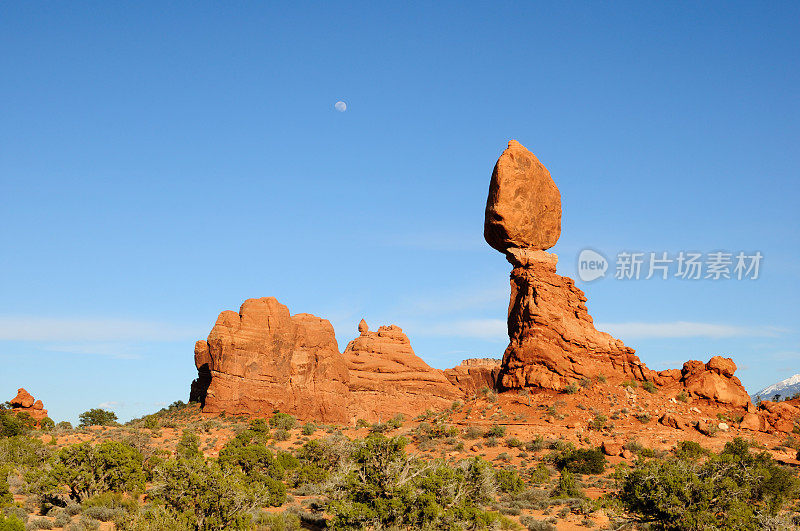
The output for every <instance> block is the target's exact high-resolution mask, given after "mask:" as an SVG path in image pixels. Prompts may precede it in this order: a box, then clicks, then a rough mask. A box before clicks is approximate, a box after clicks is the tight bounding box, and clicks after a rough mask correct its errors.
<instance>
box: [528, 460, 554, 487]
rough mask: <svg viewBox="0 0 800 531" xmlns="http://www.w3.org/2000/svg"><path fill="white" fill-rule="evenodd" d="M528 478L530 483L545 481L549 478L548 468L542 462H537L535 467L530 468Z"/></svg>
mask: <svg viewBox="0 0 800 531" xmlns="http://www.w3.org/2000/svg"><path fill="white" fill-rule="evenodd" d="M529 480H530V481H531V482H532V483H537V484H538V483H546V482H547V481H549V480H550V469H549V468H547V465H546V464H544V463H539V464H538V465H536V468H534V469H533V470H531V473H530V476H529Z"/></svg>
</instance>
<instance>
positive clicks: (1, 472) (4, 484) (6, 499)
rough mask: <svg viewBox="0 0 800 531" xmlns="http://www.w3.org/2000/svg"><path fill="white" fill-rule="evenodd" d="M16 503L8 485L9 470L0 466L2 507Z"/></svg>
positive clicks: (0, 501) (0, 499) (0, 505)
mask: <svg viewBox="0 0 800 531" xmlns="http://www.w3.org/2000/svg"><path fill="white" fill-rule="evenodd" d="M12 503H14V495H13V494H12V493H11V488H10V487H9V485H8V470H6V469H5V468H3V467H2V466H0V507H5V506H7V505H11V504H12Z"/></svg>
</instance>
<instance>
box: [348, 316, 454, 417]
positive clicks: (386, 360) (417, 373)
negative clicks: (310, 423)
mask: <svg viewBox="0 0 800 531" xmlns="http://www.w3.org/2000/svg"><path fill="white" fill-rule="evenodd" d="M362 325H363V326H362ZM359 331H360V332H361V335H360V336H359V337H357V338H355V339H354V340H352V341H351V342H350V343H349V344H348V345H347V348H346V349H345V351H344V356H345V358H346V359H347V367H348V369H349V372H350V392H351V393H352V397H353V400H352V403H351V408H350V410H351V412H352V414H353V415H354V416H355V417H357V418H363V419H365V420H371V421H374V420H386V419H387V418H389V417H391V416H393V415H395V414H397V413H403V414H405V415H416V414H419V413H420V412H422V411H425V410H426V409H434V410H436V409H444V408H447V407H449V406H450V405H451V404H452V402H453V400H455V399H457V398H460V397H461V396H462V393H461V391H460V390H459V389H458V388H456V387H455V386H453V384H451V383H450V381H449V380H448V379H447V378H446V377H445V375H444V371H441V370H439V369H434V368H432V367H431V366H429V365H428V364H427V363H425V362H424V361H422V358H420V357H419V356H417V355H416V354H414V350H413V349H412V348H411V342H410V341H409V340H408V337H407V336H406V335H405V334H404V333H403V330H402V329H401V328H400V327H398V326H394V325H390V326H381V327H380V328H378V331H377V332H370V331H369V327H367V326H366V323H365V322H364V321H363V320H362V321H361V324H360V325H359Z"/></svg>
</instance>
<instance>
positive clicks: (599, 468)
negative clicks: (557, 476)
mask: <svg viewBox="0 0 800 531" xmlns="http://www.w3.org/2000/svg"><path fill="white" fill-rule="evenodd" d="M554 463H555V465H556V468H558V469H559V470H567V471H569V472H574V473H577V474H602V473H603V471H604V470H605V469H606V457H605V455H603V452H602V451H601V450H600V449H599V448H593V449H579V450H574V449H567V450H565V451H563V452H561V454H559V455H557V456H556V458H555V461H554Z"/></svg>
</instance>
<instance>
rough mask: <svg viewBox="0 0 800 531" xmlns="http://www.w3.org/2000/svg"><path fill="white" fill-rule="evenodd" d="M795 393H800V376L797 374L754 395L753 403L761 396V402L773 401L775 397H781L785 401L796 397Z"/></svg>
mask: <svg viewBox="0 0 800 531" xmlns="http://www.w3.org/2000/svg"><path fill="white" fill-rule="evenodd" d="M795 393H800V374H795V375H794V376H792V377H790V378H786V379H785V380H783V381H781V382H778V383H776V384H772V385H770V386H769V387H765V388H764V389H762V390H761V391H759V392H757V393H756V394H754V395H753V401H755V399H756V397H757V396H760V397H761V400H772V399H773V398H774V397H775V395H781V400H785V399H787V398H791V397H792V396H794V395H795Z"/></svg>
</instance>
